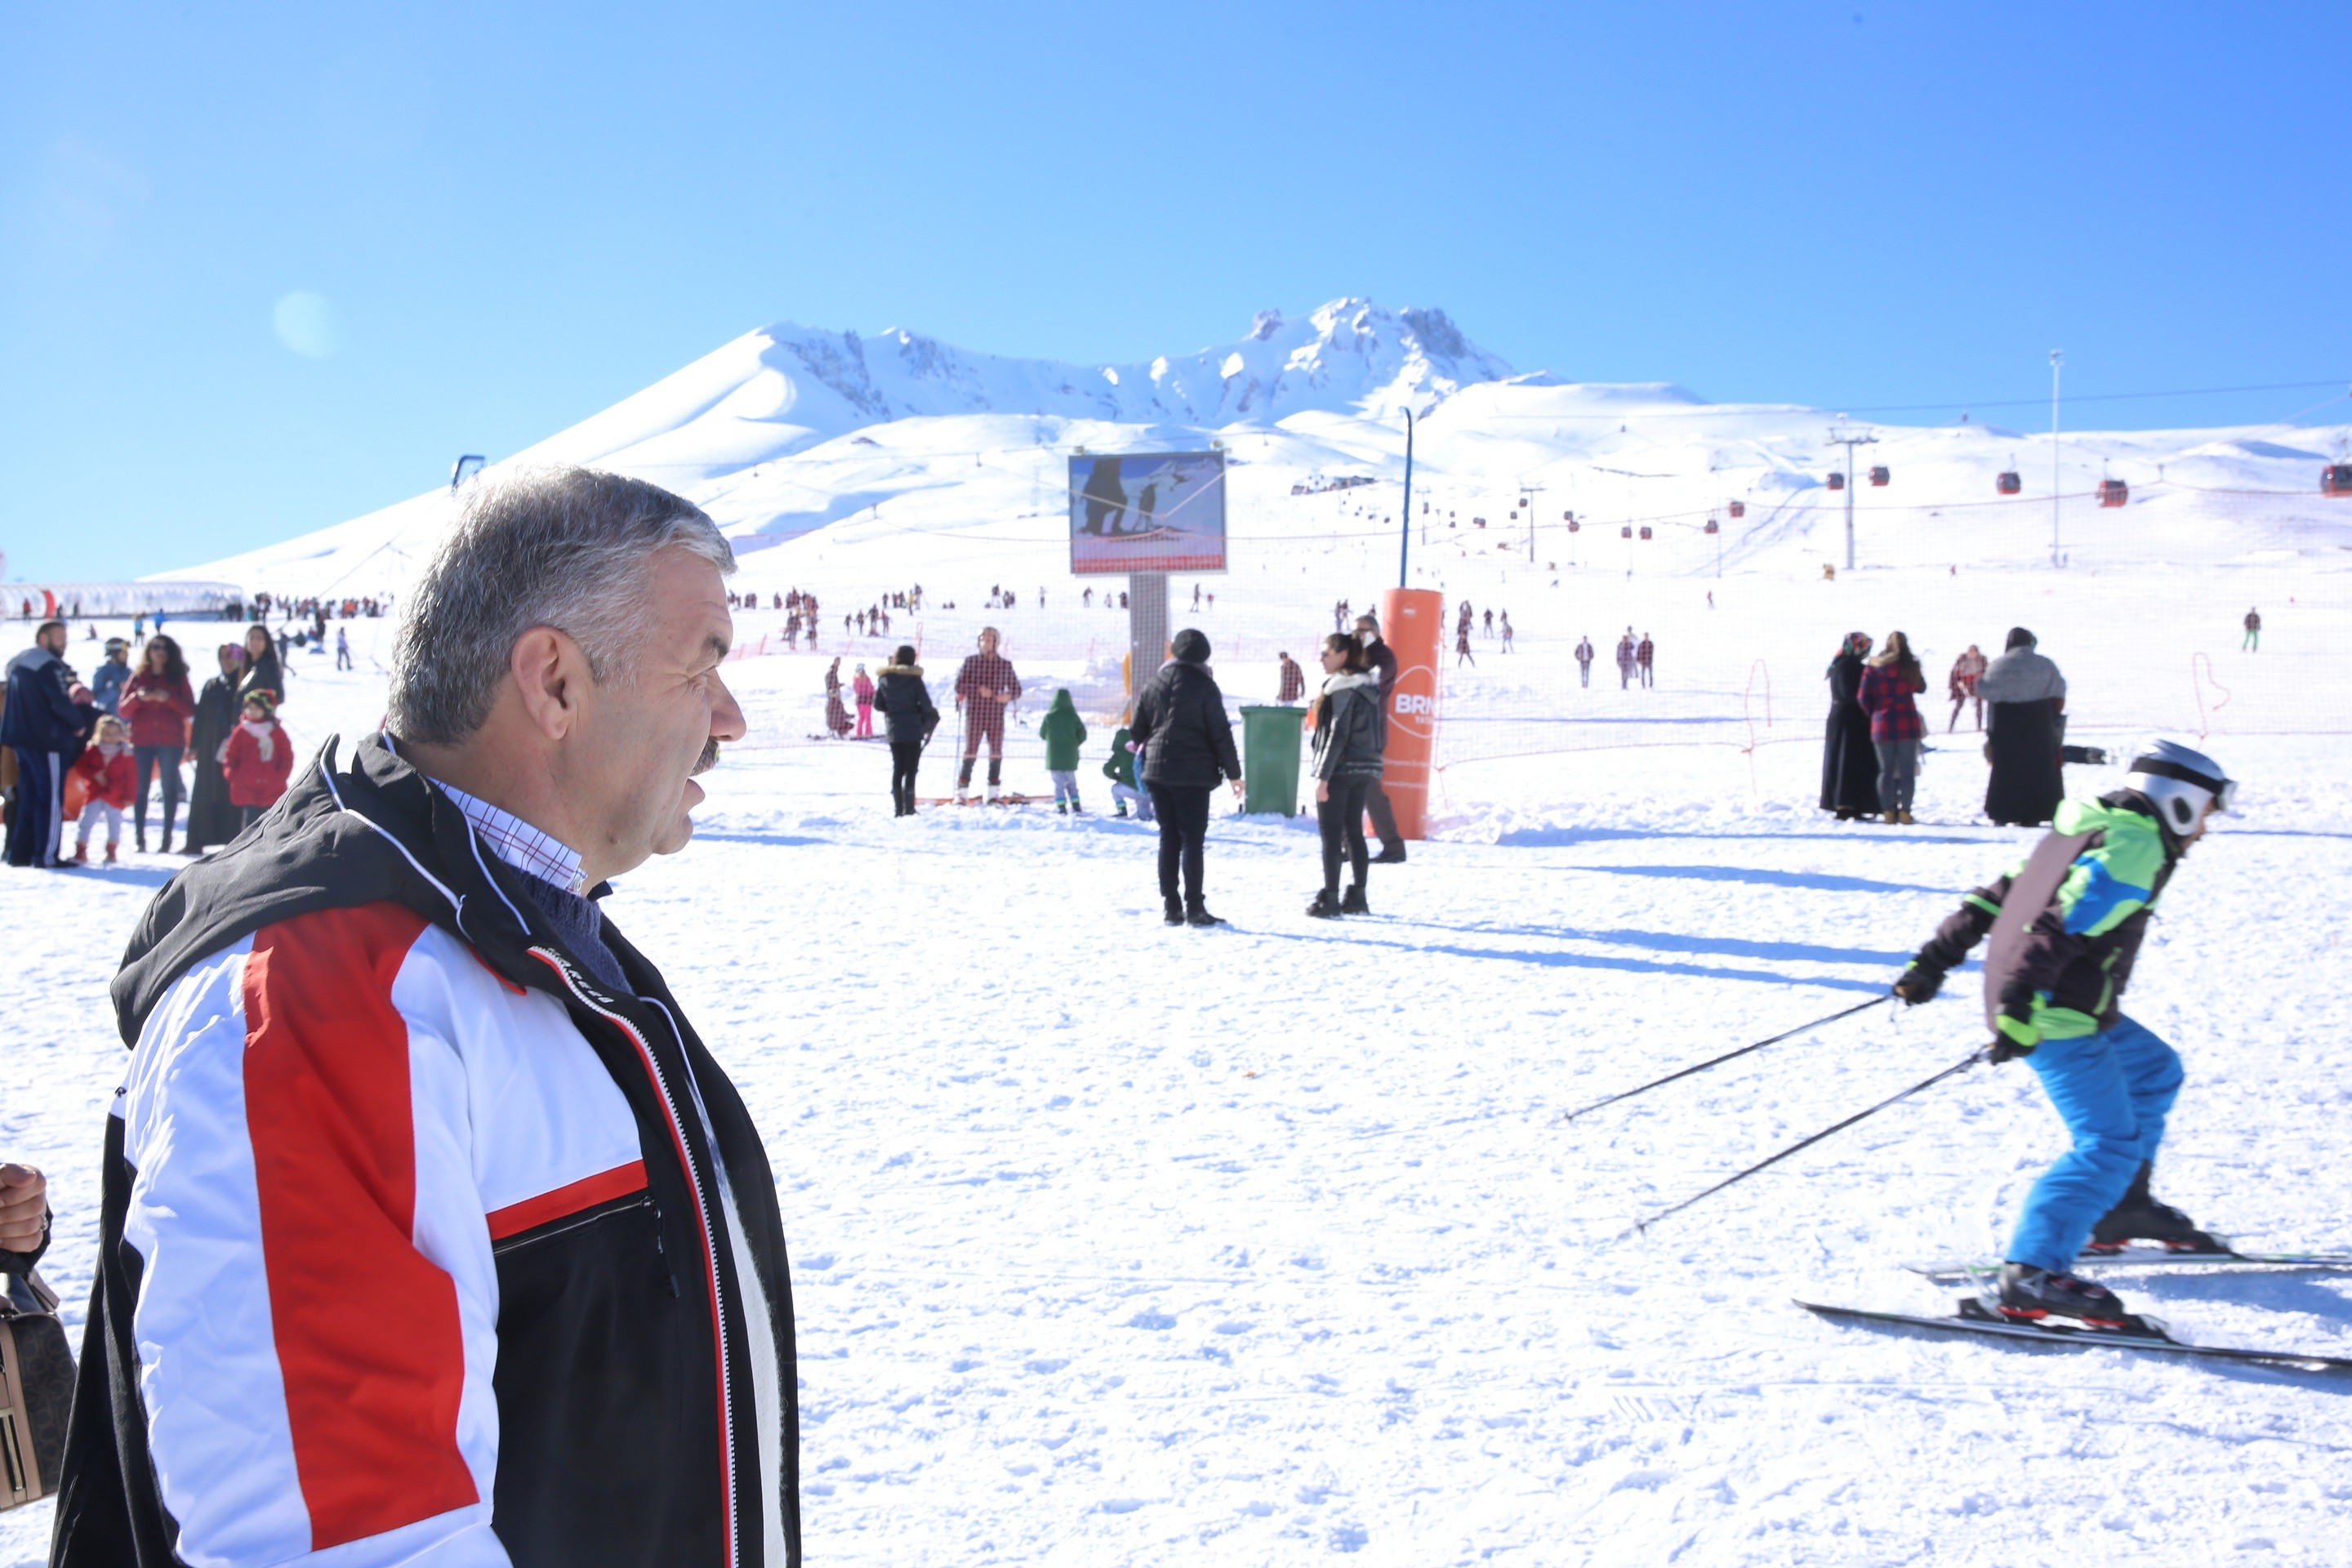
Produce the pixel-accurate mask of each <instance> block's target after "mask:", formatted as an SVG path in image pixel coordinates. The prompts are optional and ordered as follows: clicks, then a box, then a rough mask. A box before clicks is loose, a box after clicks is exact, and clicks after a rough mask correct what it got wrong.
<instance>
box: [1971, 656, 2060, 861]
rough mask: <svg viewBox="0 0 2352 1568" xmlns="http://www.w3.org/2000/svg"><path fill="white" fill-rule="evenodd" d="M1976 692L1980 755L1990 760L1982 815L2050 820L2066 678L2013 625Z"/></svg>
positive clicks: (2030, 822)
mask: <svg viewBox="0 0 2352 1568" xmlns="http://www.w3.org/2000/svg"><path fill="white" fill-rule="evenodd" d="M1977 695H1978V696H1979V697H1981V698H1983V699H1984V701H1985V707H1986V713H1985V760H1986V761H1987V762H1990V763H1992V777H1991V778H1990V780H1988V781H1987V783H1986V784H1985V806H1984V809H1985V815H1986V816H1989V817H1990V818H1992V820H1993V821H1994V822H1995V823H1997V824H2000V825H2001V826H2008V825H2010V824H2012V823H2014V824H2017V825H2019V826H2037V825H2039V824H2042V823H2044V822H2047V821H2049V820H2050V818H2051V816H2052V815H2053V813H2055V812H2056V811H2057V809H2058V803H2059V802H2060V801H2061V800H2063V799H2064V798H2065V795H2066V782H2065V779H2064V777H2063V774H2062V773H2060V772H2059V767H2058V761H2059V759H2058V746H2059V743H2060V742H2061V740H2062V739H2063V733H2062V731H2061V728H2060V723H2061V721H2060V719H2059V715H2060V714H2062V713H2063V712H2065V710H2066V678H2065V677H2064V676H2063V675H2061V674H2059V673H2058V667H2057V666H2056V665H2054V664H2053V663H2052V662H2051V661H2050V660H2049V659H2047V658H2044V657H2042V654H2041V653H2039V652H2037V651H2036V650H2035V647H2034V639H2033V634H2032V632H2030V631H2027V630H2026V629H2025V628H2024V627H2023V626H2012V627H2011V628H2010V633H2009V647H2008V651H2007V652H2005V653H2003V654H2002V655H2001V656H2000V658H1997V659H1994V660H1993V661H1992V663H1991V664H1990V665H1989V666H1987V667H1986V668H1985V672H1984V674H1983V676H1982V677H1981V678H1980V679H1979V680H1978V681H1977Z"/></svg>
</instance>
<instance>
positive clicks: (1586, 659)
mask: <svg viewBox="0 0 2352 1568" xmlns="http://www.w3.org/2000/svg"><path fill="white" fill-rule="evenodd" d="M1576 675H1577V681H1578V684H1580V685H1582V686H1590V685H1591V684H1592V639H1591V637H1580V638H1578V639H1577V644H1576Z"/></svg>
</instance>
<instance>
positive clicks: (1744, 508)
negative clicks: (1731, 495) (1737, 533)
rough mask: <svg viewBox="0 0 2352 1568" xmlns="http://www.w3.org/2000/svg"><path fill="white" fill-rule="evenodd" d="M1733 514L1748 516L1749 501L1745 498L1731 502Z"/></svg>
mask: <svg viewBox="0 0 2352 1568" xmlns="http://www.w3.org/2000/svg"><path fill="white" fill-rule="evenodd" d="M1731 515H1732V516H1734V517H1746V516H1747V515H1748V503H1747V502H1746V501H1744V500H1736V501H1733V502H1732V503H1731Z"/></svg>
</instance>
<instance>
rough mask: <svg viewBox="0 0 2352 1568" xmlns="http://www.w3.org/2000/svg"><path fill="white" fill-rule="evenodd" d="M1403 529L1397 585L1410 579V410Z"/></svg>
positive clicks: (1406, 417) (1406, 420) (1407, 415)
mask: <svg viewBox="0 0 2352 1568" xmlns="http://www.w3.org/2000/svg"><path fill="white" fill-rule="evenodd" d="M1402 521H1403V522H1404V530H1403V532H1402V535H1401V536H1400V537H1399V538H1398V540H1397V586H1398V587H1400V588H1402V587H1403V586H1404V585H1405V584H1406V583H1407V582H1409V581H1410V580H1411V579H1410V578H1409V577H1408V576H1407V575H1406V573H1405V568H1406V566H1407V565H1409V564H1410V563H1411V562H1412V409H1410V408H1408V409H1406V410H1405V411H1404V517H1403V519H1402Z"/></svg>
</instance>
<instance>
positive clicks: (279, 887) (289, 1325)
mask: <svg viewBox="0 0 2352 1568" xmlns="http://www.w3.org/2000/svg"><path fill="white" fill-rule="evenodd" d="M494 866H495V867H496V868H495V869H493V867H494ZM515 876H516V873H514V872H513V871H512V870H511V869H510V868H508V867H506V866H503V865H498V864H497V863H496V861H495V859H494V858H488V857H485V856H484V855H483V854H482V852H481V846H480V843H479V841H478V840H477V839H475V838H474V837H472V834H471V829H470V828H469V827H468V826H467V824H466V822H465V820H464V818H463V816H462V815H461V814H460V813H459V812H458V810H457V807H456V805H454V804H453V803H452V802H451V801H450V800H449V799H448V797H447V796H446V795H445V794H443V793H442V792H440V791H439V790H438V789H436V788H435V787H433V786H432V785H430V784H428V783H427V782H426V781H425V780H423V779H422V778H421V776H420V775H417V774H415V773H414V772H413V771H411V770H409V769H408V768H407V767H406V765H405V764H404V763H402V762H400V760H399V759H398V758H397V757H396V756H394V754H393V753H392V752H391V751H390V749H389V748H387V747H385V746H384V745H383V744H382V742H368V743H365V744H363V745H362V747H361V748H360V750H359V752H357V753H356V754H355V755H354V757H353V759H352V765H351V766H350V767H349V768H348V769H344V770H338V769H336V767H335V763H334V759H333V754H332V749H331V748H330V751H329V752H327V753H326V754H324V755H323V756H322V757H321V759H320V764H319V765H318V766H317V767H316V768H314V769H313V770H311V771H310V773H307V774H306V775H305V777H304V778H303V779H302V780H301V781H300V782H299V784H297V786H296V788H295V790H294V791H292V792H291V793H289V795H288V796H287V798H286V802H285V803H283V805H281V807H280V808H279V809H278V810H277V811H274V812H273V813H272V814H271V815H270V816H269V817H268V818H267V819H265V821H264V823H263V824H262V826H261V829H260V831H259V832H258V833H257V835H254V836H251V837H247V838H246V839H242V840H240V841H239V842H238V844H237V845H236V846H235V847H232V848H230V849H229V850H227V851H225V852H224V853H223V854H222V855H221V856H219V857H216V858H214V859H212V860H207V861H202V862H198V863H197V864H196V865H195V866H193V867H191V868H189V869H188V870H187V871H186V872H184V873H183V874H182V875H181V877H180V878H178V879H175V880H174V882H173V885H172V887H171V888H170V889H166V891H165V892H164V894H163V895H162V896H161V897H160V898H159V899H158V900H157V905H156V908H155V910H151V912H150V915H149V918H148V919H147V921H144V922H142V931H141V933H140V936H139V937H138V938H136V939H134V941H133V943H132V948H131V956H130V957H129V959H128V960H127V961H126V964H125V968H124V972H123V974H122V976H121V978H120V979H119V980H118V981H117V985H116V992H117V1000H118V1003H119V1005H121V1007H122V1010H123V1013H124V1022H125V1032H126V1034H129V1033H131V1031H132V1028H133V1026H135V1030H136V1045H135V1047H134V1049H133V1052H132V1056H131V1071H130V1075H129V1078H128V1079H127V1081H126V1084H125V1087H124V1089H123V1091H122V1092H121V1094H120V1095H118V1097H117V1100H116V1106H115V1112H114V1120H113V1121H112V1123H111V1125H110V1135H109V1145H110V1160H109V1162H108V1164H109V1170H108V1183H109V1188H110V1191H109V1197H108V1204H107V1210H106V1214H105V1215H104V1227H103V1228H104V1238H103V1240H102V1243H101V1258H100V1280H99V1288H98V1290H97V1292H96V1298H97V1299H96V1300H94V1301H93V1303H92V1310H91V1314H90V1325H89V1342H88V1343H87V1345H86V1347H85V1350H84V1357H85V1361H84V1366H85V1368H86V1369H87V1370H86V1373H85V1376H84V1379H83V1382H84V1384H85V1387H84V1389H83V1391H82V1393H81V1394H80V1395H79V1399H78V1405H79V1408H78V1409H77V1413H76V1418H75V1423H74V1426H75V1430H74V1433H73V1436H72V1438H71V1439H70V1440H69V1444H68V1459H67V1467H66V1484H65V1495H64V1496H63V1497H61V1499H60V1510H59V1513H60V1521H59V1531H58V1555H57V1558H56V1561H57V1562H58V1563H59V1564H61V1565H65V1568H79V1565H80V1564H84V1563H110V1564H112V1563H140V1564H148V1563H187V1564H191V1565H198V1564H202V1565H214V1564H218V1565H220V1568H246V1565H247V1564H250V1565H254V1568H260V1565H263V1564H281V1563H320V1564H329V1563H331V1564H334V1565H335V1568H374V1565H377V1564H383V1565H387V1568H388V1565H390V1564H394V1563H416V1564H430V1565H432V1568H506V1565H508V1564H518V1565H524V1564H542V1563H543V1564H549V1565H553V1564H558V1563H561V1564H564V1565H566V1568H575V1565H582V1564H603V1563H630V1564H644V1565H646V1568H653V1565H655V1564H661V1565H664V1568H667V1565H669V1564H702V1563H709V1564H719V1565H723V1568H738V1565H743V1568H753V1565H756V1568H785V1565H786V1564H789V1563H796V1562H797V1561H798V1555H799V1553H798V1535H799V1531H798V1521H797V1513H796V1509H795V1507H794V1493H795V1491H796V1481H797V1459H796V1455H795V1454H794V1452H793V1448H794V1429H795V1422H794V1419H793V1362H792V1337H791V1336H792V1328H791V1309H790V1301H789V1293H788V1287H787V1284H786V1280H785V1273H784V1259H783V1249H782V1226H781V1222H780V1220H779V1219H778V1217H777V1215H776V1206H775V1200H774V1186H773V1181H772V1177H771V1176H770V1174H769V1173H768V1168H767V1164H766V1161H765V1158H764V1155H763V1154H761V1152H760V1149H759V1144H758V1140H757V1138H756V1135H755V1134H753V1133H752V1131H751V1123H750V1120H749V1117H748V1115H747V1114H745V1112H744V1111H743V1109H742V1106H741V1103H740V1100H738V1099H737V1098H736V1096H735V1094H734V1091H733V1089H732V1088H731V1086H729V1085H728V1083H727V1081H726V1079H725V1078H724V1076H723V1075H722V1074H720V1073H719V1070H718V1068H717V1067H716V1064H715V1063H712V1062H711V1061H710V1060H709V1057H708V1055H707V1054H706V1053H704V1052H703V1051H702V1049H701V1047H700V1044H699V1042H698V1041H697V1040H695V1039H694V1037H693V1036H692V1034H691V1032H690V1031H688V1030H687V1029H686V1028H685V1027H684V1026H683V1025H682V1024H681V1023H679V1022H678V1020H677V1008H676V1005H675V1004H674V1002H672V1001H671V999H670V998H669V997H668V995H667V991H666V990H665V989H664V988H663V987H662V985H661V983H660V980H659V976H658V975H657V974H656V973H654V972H653V971H652V969H651V967H650V965H647V964H646V963H645V962H644V960H643V959H642V958H641V957H639V956H638V955H637V954H636V953H635V952H634V951H633V950H631V949H629V948H628V947H627V945H626V944H625V942H622V941H620V939H619V938H618V936H617V934H615V933H612V931H611V928H610V927H609V926H607V927H606V928H605V929H606V932H607V935H608V937H609V939H610V941H609V945H610V946H611V947H612V949H613V951H614V953H615V955H616V956H617V957H619V959H620V961H621V963H622V964H623V967H624V969H625V971H626V972H627V973H628V976H629V979H630V982H631V984H630V994H614V993H613V992H611V991H609V990H608V989H607V988H605V987H604V986H603V985H602V984H600V983H599V982H598V981H596V980H595V978H594V977H593V972H592V971H590V970H589V969H588V968H586V967H585V966H584V965H582V964H581V963H577V962H576V961H575V959H574V957H573V955H572V954H569V953H567V952H564V951H563V950H562V946H561V944H560V942H559V941H558V940H557V939H556V938H554V937H553V935H552V934H551V931H550V930H549V929H547V927H546V924H545V918H544V916H542V915H541V914H540V913H539V911H538V910H536V908H535V907H534V906H533V905H532V904H531V902H530V899H529V898H528V897H527V896H525V895H523V894H521V893H520V884H519V883H517V882H514V881H512V880H511V879H512V878H514V877H515ZM91 1373H97V1374H98V1375H96V1376H93V1375H90V1374H91ZM124 1374H131V1375H130V1376H125V1375H124ZM92 1384H97V1385H100V1386H99V1391H98V1393H97V1394H95V1395H94V1394H93V1393H92V1391H91V1387H90V1385H92ZM109 1385H110V1386H109ZM109 1406H111V1411H110V1410H109ZM125 1547H128V1548H129V1550H128V1551H126V1550H124V1548H125Z"/></svg>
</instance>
